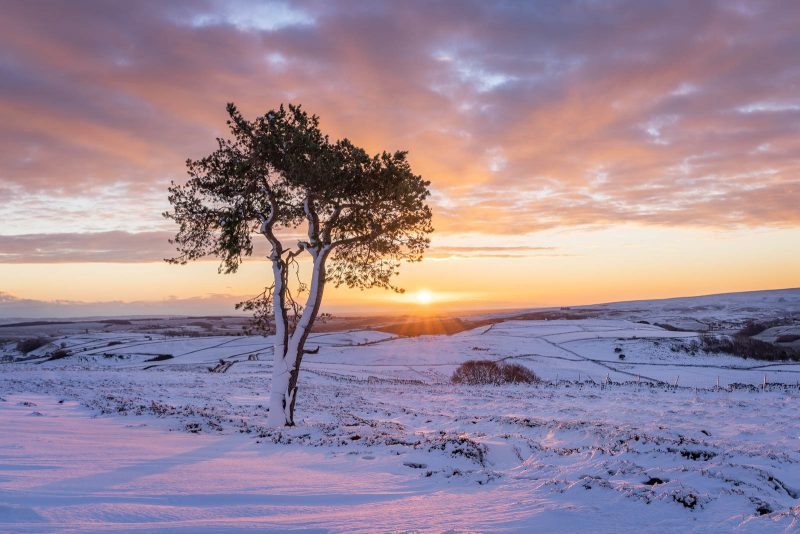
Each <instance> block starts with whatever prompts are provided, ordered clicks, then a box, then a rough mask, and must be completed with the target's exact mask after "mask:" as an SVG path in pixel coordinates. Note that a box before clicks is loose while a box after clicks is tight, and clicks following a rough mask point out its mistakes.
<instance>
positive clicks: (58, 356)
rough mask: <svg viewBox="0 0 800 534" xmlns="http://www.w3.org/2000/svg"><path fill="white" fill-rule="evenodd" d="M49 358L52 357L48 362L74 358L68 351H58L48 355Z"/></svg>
mask: <svg viewBox="0 0 800 534" xmlns="http://www.w3.org/2000/svg"><path fill="white" fill-rule="evenodd" d="M48 356H50V358H49V360H48V361H52V360H60V359H61V358H66V357H67V356H72V353H71V352H70V351H68V350H66V349H57V350H55V351H53V352H51V353H50V354H48Z"/></svg>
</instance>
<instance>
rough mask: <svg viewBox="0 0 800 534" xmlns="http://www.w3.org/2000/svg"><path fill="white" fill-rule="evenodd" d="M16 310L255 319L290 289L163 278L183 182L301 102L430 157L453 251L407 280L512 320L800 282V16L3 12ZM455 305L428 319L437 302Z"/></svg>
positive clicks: (59, 8) (9, 4) (701, 6)
mask: <svg viewBox="0 0 800 534" xmlns="http://www.w3.org/2000/svg"><path fill="white" fill-rule="evenodd" d="M0 7H1V9H2V17H0V316H3V317H27V316H30V317H36V316H65V315H92V314H148V313H188V314H209V313H216V314H223V313H231V312H232V311H233V309H232V303H234V302H236V301H238V300H241V298H242V297H249V296H252V295H255V294H257V293H259V292H260V291H261V289H262V288H263V287H264V285H266V284H268V283H269V276H270V269H269V268H268V266H267V265H266V262H265V261H264V258H263V256H264V253H265V251H266V249H265V248H264V249H257V251H256V254H255V255H254V257H253V258H252V259H251V260H249V261H248V262H246V264H245V265H244V266H243V268H242V269H241V270H240V272H239V273H237V274H235V275H220V274H218V273H217V263H216V262H215V261H214V260H213V258H209V260H208V261H202V262H197V263H195V264H191V265H187V266H175V265H169V264H166V263H164V262H163V261H162V260H163V258H165V257H169V256H171V255H172V253H173V251H172V249H171V246H170V245H169V244H168V242H167V239H168V238H169V237H170V236H171V235H173V234H174V231H175V228H174V226H173V224H174V223H172V222H171V221H168V220H165V219H164V218H163V217H162V216H161V213H162V212H164V211H165V210H167V209H168V208H169V205H168V202H167V191H166V189H167V186H168V185H169V183H170V180H175V181H178V182H181V181H183V180H185V178H186V173H185V161H186V159H187V158H199V157H202V156H204V155H207V154H209V153H210V152H212V151H213V150H214V148H215V138H216V137H219V136H225V135H226V125H225V119H226V114H225V104H226V103H227V102H234V103H236V104H237V106H238V107H239V108H240V110H241V111H242V112H243V113H244V114H245V116H247V117H255V116H256V115H260V114H263V113H265V112H266V111H268V110H270V109H273V108H275V107H277V106H278V105H280V104H281V103H288V102H292V103H298V104H302V105H303V107H304V108H305V109H306V110H308V111H309V112H312V113H315V114H317V115H319V116H320V118H321V127H322V129H323V130H324V131H325V132H327V133H328V134H330V136H331V137H332V138H334V139H337V138H342V137H347V138H349V139H350V140H352V141H353V142H354V143H356V144H357V145H360V146H363V147H364V148H365V149H367V150H368V151H370V152H379V151H382V150H398V149H402V150H408V151H409V160H410V162H411V165H412V168H413V169H414V171H415V172H417V173H419V174H421V175H422V176H423V177H425V178H426V179H427V180H430V181H431V184H432V185H431V189H432V196H431V199H430V205H431V207H432V209H433V212H434V221H433V222H434V227H435V229H436V231H435V233H434V234H433V242H432V246H431V248H430V250H429V252H428V254H427V255H426V259H425V260H424V261H422V262H421V263H414V264H408V265H404V266H403V267H402V268H401V274H400V276H399V278H398V279H397V283H398V284H399V285H400V286H402V287H404V288H405V289H406V290H407V293H406V294H404V295H396V294H393V293H390V292H386V291H384V290H370V291H364V292H362V291H358V290H355V291H354V290H346V289H341V288H340V289H336V288H329V289H328V290H327V292H326V296H325V306H324V307H325V308H326V309H328V310H329V311H333V312H340V313H372V312H376V313H377V312H384V311H388V310H399V309H404V310H405V309H413V308H414V307H415V306H417V307H422V306H425V307H428V308H430V307H434V308H435V309H445V308H471V309H491V308H505V307H536V306H555V305H576V304H589V303H594V302H606V301H615V300H628V299H642V298H661V297H670V296H685V295H695V294H708V293H717V292H728V291H742V290H755V289H776V288H786V287H797V286H800V268H798V266H800V173H799V171H800V32H798V31H797V28H800V3H797V2H790V1H774V2H760V1H736V0H725V1H719V2H713V1H697V0H692V1H664V2H660V1H649V2H641V1H622V0H620V1H600V0H583V1H552V2H535V1H532V2H483V1H475V2H469V1H453V2H448V1H441V2H410V1H409V2H405V1H404V2H377V1H376V2H346V1H344V2H331V1H299V2H291V3H287V2H251V1H236V0H233V1H224V2H223V1H220V2H214V1H195V0H193V1H190V2H182V1H180V0H178V1H171V2H161V1H137V2H115V1H106V0H103V1H92V0H84V1H81V2H72V1H63V2H59V1H46V2H29V1H14V0H3V1H2V2H1V3H0ZM421 290H426V291H428V292H429V293H428V294H429V295H430V297H431V300H432V303H431V304H424V305H423V304H418V303H417V302H418V301H417V296H418V295H419V291H421Z"/></svg>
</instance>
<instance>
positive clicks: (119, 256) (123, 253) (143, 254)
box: [0, 232, 175, 263]
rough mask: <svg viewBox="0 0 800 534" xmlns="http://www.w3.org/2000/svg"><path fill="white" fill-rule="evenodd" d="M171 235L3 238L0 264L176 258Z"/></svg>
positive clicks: (155, 233)
mask: <svg viewBox="0 0 800 534" xmlns="http://www.w3.org/2000/svg"><path fill="white" fill-rule="evenodd" d="M170 237H172V235H171V234H169V233H168V232H141V233H129V232H98V233H59V234H27V235H10V236H8V235H6V236H4V235H0V263H84V262H85V263H94V262H109V263H129V262H151V261H161V260H163V259H164V258H168V257H172V256H174V255H175V249H174V247H173V246H172V245H170V244H169V242H168V241H167V240H168V239H169V238H170Z"/></svg>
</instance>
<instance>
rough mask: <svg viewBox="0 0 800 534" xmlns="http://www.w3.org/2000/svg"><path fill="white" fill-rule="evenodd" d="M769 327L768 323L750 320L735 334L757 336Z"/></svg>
mask: <svg viewBox="0 0 800 534" xmlns="http://www.w3.org/2000/svg"><path fill="white" fill-rule="evenodd" d="M769 327H770V325H768V324H765V323H757V322H755V321H751V322H749V323H747V324H746V325H744V326H743V327H742V329H741V330H739V331H738V332H736V335H739V336H747V337H752V336H757V335H758V334H760V333H761V332H763V331H764V330H766V329H767V328H769Z"/></svg>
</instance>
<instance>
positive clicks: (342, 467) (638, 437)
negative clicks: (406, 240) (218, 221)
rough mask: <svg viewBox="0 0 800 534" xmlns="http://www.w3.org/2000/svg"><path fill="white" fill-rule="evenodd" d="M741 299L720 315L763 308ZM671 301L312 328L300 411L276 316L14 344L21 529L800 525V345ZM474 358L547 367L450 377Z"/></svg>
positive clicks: (5, 391)
mask: <svg viewBox="0 0 800 534" xmlns="http://www.w3.org/2000/svg"><path fill="white" fill-rule="evenodd" d="M762 296H763V295H757V296H756V302H758V301H759V300H760V299H761V297H762ZM772 296H775V295H772ZM790 296H791V295H790ZM776 298H784V299H785V300H784V301H783V303H784V304H785V303H786V302H787V301H789V300H790V299H788V298H787V295H785V294H784V295H783V296H782V297H780V296H779V297H776ZM729 300H730V303H729V304H726V305H725V306H726V308H725V311H724V314H722V315H720V316H718V317H721V319H714V320H721V321H724V322H727V323H728V324H734V323H735V322H736V321H744V320H747V319H748V317H745V316H744V315H741V316H740V315H736V314H737V313H740V312H741V313H742V314H744V313H745V312H742V311H741V308H742V307H747V306H746V304H742V302H740V301H738V300H737V299H736V298H731V299H729ZM750 301H751V302H752V301H753V299H752V298H751V299H750ZM716 302H718V303H719V302H721V301H720V300H719V299H718V298H717V300H716ZM770 302H772V301H770ZM776 302H777V300H776ZM793 302H794V301H792V303H790V304H788V305H787V306H789V307H791V306H794V304H793ZM673 304H674V303H673ZM673 304H670V305H669V306H667V305H666V304H664V303H662V304H659V305H658V306H656V305H652V306H654V307H653V308H651V309H649V312H647V309H646V308H647V306H645V305H644V304H642V303H638V304H636V305H635V306H631V309H630V310H628V311H627V312H626V313H629V314H631V315H629V316H626V317H611V316H609V317H606V318H599V317H593V318H587V319H578V320H550V321H525V320H510V321H505V322H499V323H496V324H491V325H488V326H482V327H480V328H477V329H474V330H470V331H465V332H460V333H458V334H454V335H451V336H420V337H414V338H404V337H398V336H395V335H393V334H387V333H383V332H376V331H350V332H336V333H323V334H315V335H313V336H312V338H311V340H310V346H311V347H316V346H319V348H320V350H319V352H318V353H317V354H313V355H308V356H307V357H306V361H305V362H304V367H303V373H302V376H301V382H300V392H299V397H298V403H297V410H298V420H299V423H300V424H299V425H298V426H297V427H296V428H292V429H283V430H272V429H269V428H266V426H265V419H266V417H265V410H266V409H265V405H266V404H267V400H268V393H269V391H268V387H269V386H268V385H269V380H268V378H269V373H270V370H271V344H270V340H269V339H267V338H263V337H255V336H252V337H246V336H209V337H180V338H173V337H165V336H154V335H146V334H144V333H141V332H121V331H116V332H96V333H92V332H89V333H84V334H74V335H72V334H71V335H67V336H63V337H60V338H57V339H55V340H54V341H53V343H52V344H51V345H49V346H45V347H42V348H41V349H37V351H34V352H33V353H31V354H30V355H29V356H30V358H29V359H26V360H24V361H17V362H13V363H2V364H0V428H1V429H2V432H0V531H14V532H55V531H58V532H62V531H108V530H114V531H163V530H180V531H187V532H203V531H206V532H219V531H240V530H252V529H257V530H279V531H282V530H287V529H296V528H300V529H312V530H319V531H334V532H354V531H355V532H359V531H417V530H419V531H446V530H453V531H513V532H530V531H535V530H541V531H557V532H573V531H576V530H577V531H581V530H583V531H591V532H619V531H629V530H636V531H642V532H664V531H675V530H682V531H689V532H730V531H731V530H737V531H741V532H784V531H794V530H797V529H799V528H800V521H798V515H799V514H800V500H798V499H799V498H800V447H798V443H800V420H798V418H797V406H798V401H799V400H800V389H798V387H797V386H796V384H797V382H798V379H799V378H800V375H799V374H798V373H800V365H798V364H796V363H790V362H778V363H773V362H763V361H753V360H744V359H741V358H737V357H733V356H722V355H714V354H705V353H703V352H697V351H695V353H694V354H693V353H692V352H691V351H689V350H688V349H687V347H688V346H689V345H688V344H687V343H688V342H690V341H691V340H693V339H696V338H697V335H698V333H697V332H692V331H674V330H667V329H664V328H661V327H658V326H655V325H653V324H644V323H641V322H636V321H640V320H645V321H647V322H648V323H654V322H660V321H656V320H654V316H658V317H659V318H662V317H667V316H669V317H671V318H672V320H675V319H676V317H677V315H669V314H674V313H677V314H679V315H680V317H686V318H689V319H694V320H698V321H702V322H704V323H705V321H706V320H707V319H708V317H709V316H706V315H702V314H705V313H711V312H709V311H708V310H705V311H703V310H698V309H697V308H698V306H694V307H693V308H694V312H692V311H691V310H688V311H687V306H686V305H684V304H685V303H684V304H681V305H680V306H679V308H680V309H679V310H672V309H667V308H675V307H676V306H674V305H673ZM689 304H691V303H689ZM706 305H708V303H702V304H701V305H700V307H702V306H706ZM720 305H721V304H720ZM733 307H736V309H738V310H739V312H737V311H735V310H734V309H733ZM751 307H752V308H753V309H755V310H756V311H755V312H750V313H755V314H757V316H758V317H776V316H780V314H785V313H791V312H786V311H785V310H777V311H775V310H773V311H772V312H770V311H769V306H767V305H765V306H761V307H759V306H755V305H753V306H751ZM688 308H692V306H688ZM617 311H618V310H617ZM717 311H718V312H720V313H722V312H721V310H717ZM614 313H617V312H614ZM647 313H650V314H651V315H647ZM692 313H694V315H692ZM643 317H644V318H643ZM62 345H63V348H64V349H65V350H68V351H69V352H70V353H71V355H70V356H68V357H65V358H62V359H56V360H49V359H48V358H47V357H46V356H45V355H46V354H48V353H51V352H52V351H53V350H55V349H56V348H58V347H61V346H62ZM13 352H14V351H13V347H12V346H11V345H6V346H5V347H4V349H3V354H4V355H6V356H10V355H12V354H13ZM620 354H624V355H625V357H624V359H620ZM0 355H2V354H0ZM221 359H222V360H224V361H226V362H232V365H231V366H230V367H229V368H228V369H227V372H225V373H211V372H209V368H213V367H214V366H216V365H217V364H218V363H219V361H220V360H221ZM469 359H492V360H503V361H510V362H516V363H521V364H523V365H526V366H528V367H529V368H531V369H532V370H534V371H535V372H536V373H537V374H538V375H539V376H540V377H542V378H543V379H544V381H543V382H541V383H539V384H535V385H509V386H455V385H452V384H450V383H449V376H450V375H451V373H452V372H453V370H454V369H455V367H456V366H457V365H458V364H460V363H461V362H464V361H466V360H469ZM765 381H766V385H765ZM718 383H719V387H718V386H717V384H718Z"/></svg>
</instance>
